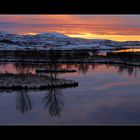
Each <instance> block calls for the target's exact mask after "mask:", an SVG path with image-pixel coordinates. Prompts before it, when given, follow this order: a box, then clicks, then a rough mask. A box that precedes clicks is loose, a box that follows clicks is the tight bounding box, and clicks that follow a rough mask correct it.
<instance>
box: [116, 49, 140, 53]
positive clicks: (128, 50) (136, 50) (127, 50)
mask: <svg viewBox="0 0 140 140" xmlns="http://www.w3.org/2000/svg"><path fill="white" fill-rule="evenodd" d="M114 52H140V49H125V50H118V51H114Z"/></svg>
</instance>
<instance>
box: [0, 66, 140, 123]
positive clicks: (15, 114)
mask: <svg viewBox="0 0 140 140" xmlns="http://www.w3.org/2000/svg"><path fill="white" fill-rule="evenodd" d="M102 69H104V72H103V71H102ZM61 77H63V78H66V79H71V80H75V81H78V83H79V86H78V87H75V88H67V89H55V90H54V89H50V90H47V91H28V92H20V91H19V92H16V91H12V92H5V91H1V92H0V116H1V117H0V124H2V123H3V124H5V123H6V124H9V123H10V124H12V123H13V124H108V123H109V124H120V123H123V124H140V94H139V90H140V71H138V73H137V76H132V75H129V74H126V73H125V72H124V73H123V74H120V73H119V72H118V67H116V66H113V65H112V66H110V67H109V66H107V65H103V64H102V65H97V66H96V67H94V69H92V67H91V66H90V67H89V70H88V72H87V73H86V74H82V73H81V74H79V76H75V75H72V74H67V75H61ZM24 102H26V103H25V104H24ZM23 111H24V113H22V112H23Z"/></svg>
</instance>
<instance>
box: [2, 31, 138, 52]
mask: <svg viewBox="0 0 140 140" xmlns="http://www.w3.org/2000/svg"><path fill="white" fill-rule="evenodd" d="M130 46H131V48H132V47H133V46H134V47H139V46H140V41H127V42H117V41H111V40H100V39H82V38H71V37H68V36H66V35H64V34H61V33H46V32H45V33H40V34H36V35H18V34H13V33H9V32H4V31H0V50H50V49H54V50H74V49H101V50H108V49H109V50H113V49H116V48H123V47H124V48H126V47H128V48H129V47H130Z"/></svg>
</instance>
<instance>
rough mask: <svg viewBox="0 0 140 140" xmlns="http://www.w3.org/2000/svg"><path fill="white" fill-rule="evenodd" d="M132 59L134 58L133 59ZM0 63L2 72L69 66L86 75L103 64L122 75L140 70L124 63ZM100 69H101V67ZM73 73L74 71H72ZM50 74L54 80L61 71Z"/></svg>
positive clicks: (23, 71) (20, 71) (31, 70)
mask: <svg viewBox="0 0 140 140" xmlns="http://www.w3.org/2000/svg"><path fill="white" fill-rule="evenodd" d="M131 60H132V59H131ZM8 65H9V64H0V68H1V71H0V73H6V72H8V73H10V72H11V71H12V72H13V71H14V72H15V73H33V74H35V70H36V69H39V68H46V69H50V70H52V69H53V70H54V69H58V68H67V69H76V70H77V74H82V75H86V73H88V72H89V71H92V72H94V71H95V70H97V69H99V68H100V67H101V66H104V68H105V69H108V70H110V69H111V68H115V70H116V72H118V73H119V74H120V75H123V74H125V73H127V74H128V75H129V76H136V75H137V73H138V72H139V70H140V67H136V66H128V65H124V64H87V63H81V64H59V63H56V64H55V63H48V64H47V63H46V64H41V63H40V64H38V63H13V64H10V66H9V67H6V66H8ZM99 71H100V69H99ZM71 75H72V73H71ZM48 76H50V77H51V78H52V80H53V79H54V80H55V79H56V78H58V76H59V73H53V72H52V73H49V74H48Z"/></svg>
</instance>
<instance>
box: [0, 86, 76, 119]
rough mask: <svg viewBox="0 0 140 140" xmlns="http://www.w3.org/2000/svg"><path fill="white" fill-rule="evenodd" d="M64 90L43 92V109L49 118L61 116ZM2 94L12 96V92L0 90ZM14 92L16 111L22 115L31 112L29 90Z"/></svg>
mask: <svg viewBox="0 0 140 140" xmlns="http://www.w3.org/2000/svg"><path fill="white" fill-rule="evenodd" d="M71 88H73V87H71ZM64 89H66V88H49V89H48V90H46V91H45V92H46V93H45V94H44V95H45V96H44V97H43V99H42V101H43V104H44V107H45V109H46V110H48V112H49V115H50V116H51V117H56V116H59V117H60V116H61V113H62V110H63V107H64V103H63V101H62V96H63V90H64ZM4 92H6V93H12V94H13V90H0V93H4ZM14 92H15V93H16V110H17V111H18V112H20V113H22V114H26V113H27V112H31V111H32V109H33V101H32V97H31V94H30V93H29V92H30V90H18V91H17V90H14ZM33 92H37V94H39V93H40V92H41V91H33ZM33 94H36V93H33ZM0 95H2V94H0ZM1 97H2V96H1Z"/></svg>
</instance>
